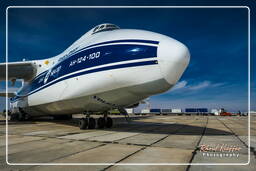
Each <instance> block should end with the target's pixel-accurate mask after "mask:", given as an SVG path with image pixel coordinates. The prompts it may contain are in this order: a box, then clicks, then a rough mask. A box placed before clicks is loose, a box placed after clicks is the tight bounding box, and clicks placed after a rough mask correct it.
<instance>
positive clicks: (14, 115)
mask: <svg viewBox="0 0 256 171" xmlns="http://www.w3.org/2000/svg"><path fill="white" fill-rule="evenodd" d="M16 120H18V114H16V113H13V114H11V115H10V121H16Z"/></svg>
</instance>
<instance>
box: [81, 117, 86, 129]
mask: <svg viewBox="0 0 256 171" xmlns="http://www.w3.org/2000/svg"><path fill="white" fill-rule="evenodd" d="M87 126H88V119H87V118H82V119H80V120H79V128H80V129H86V128H87Z"/></svg>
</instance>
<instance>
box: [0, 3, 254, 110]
mask: <svg viewBox="0 0 256 171" xmlns="http://www.w3.org/2000/svg"><path fill="white" fill-rule="evenodd" d="M27 2H29V1H27ZM38 2H42V3H43V2H46V1H38ZM74 2H77V3H78V1H74ZM124 2H125V1H124ZM197 2H198V1H197ZM77 3H76V5H77ZM39 4H40V5H41V3H39ZM213 4H214V3H213ZM23 5H24V4H23ZM34 5H35V4H34ZM48 5H49V4H48ZM95 5H99V4H95ZM100 5H102V4H100ZM108 5H111V4H108ZM129 5H130V4H129ZM137 5H141V4H137ZM142 5H145V3H143V4H142ZM160 5H163V4H160ZM164 5H166V4H164ZM168 5H173V4H168ZM175 5H176V4H175ZM182 5H184V4H182ZM188 5H189V4H188ZM200 5H202V3H201V4H200ZM206 5H211V4H206ZM214 5H216V4H214ZM240 5H241V4H240ZM245 5H246V4H245ZM247 5H248V4H247ZM1 10H2V9H1ZM251 13H252V15H251V17H252V19H253V17H255V9H254V8H253V9H251ZM1 14H2V15H3V16H4V15H5V14H4V13H3V11H2V13H1ZM8 16H9V17H8V21H9V25H8V32H9V35H8V46H9V51H8V52H9V55H8V59H9V61H20V60H22V59H24V58H25V59H26V60H35V59H44V58H49V57H53V56H56V55H58V54H59V53H61V52H62V51H64V50H65V49H66V48H67V47H68V46H69V45H71V44H72V43H73V42H74V41H76V40H77V39H78V38H79V37H80V36H82V35H83V34H85V33H86V32H87V31H88V30H89V29H91V28H93V27H94V26H96V25H98V24H101V23H113V24H116V25H118V26H119V27H120V28H129V29H143V30H149V31H153V32H157V33H161V34H164V35H167V36H170V37H172V38H174V39H177V40H179V41H180V42H182V43H184V44H185V45H186V46H187V47H188V49H189V50H190V54H191V59H190V64H189V66H188V68H187V69H186V71H185V72H184V74H183V75H182V77H181V79H180V80H179V82H178V83H177V84H176V85H175V86H174V87H173V88H172V89H171V90H169V91H168V92H165V93H163V94H160V95H155V96H152V97H150V99H149V102H150V104H151V107H152V108H182V109H185V108H192V107H200V108H209V109H215V108H225V109H227V110H228V111H230V112H237V111H238V110H240V111H247V110H248V9H247V8H222V9H220V8H207V9H203V8H186V9H185V8H179V9H177V8H170V9H167V8H166V9H157V8H155V9H145V8H144V9H141V8H140V9H134V8H131V9H113V8H108V9H107V8H104V9H99V8H97V9H96V8H94V9H92V8H91V9H89V8H83V9H72V8H70V9H49V8H44V9H38V8H37V9H24V8H23V9H12V8H11V9H9V10H8ZM4 17H5V16H4ZM254 19H255V18H254ZM4 26H5V23H4V22H3V21H1V35H5V29H4ZM251 26H252V27H251V28H252V35H251V41H252V46H251V49H252V51H251V68H252V71H251V95H252V96H251V104H252V105H251V110H256V98H255V96H256V88H255V87H256V82H255V79H254V75H255V74H254V73H255V71H254V69H253V66H254V63H255V62H254V61H255V59H254V57H255V54H256V52H255V49H256V48H255V42H254V40H255V22H254V21H253V22H252V23H251ZM1 41H2V42H4V40H1ZM253 47H254V48H253ZM0 50H1V56H3V57H5V52H4V50H5V47H4V46H1V47H0ZM4 61H5V58H1V59H0V62H4ZM18 86H20V84H19V83H18V84H17V85H16V87H18ZM12 89H15V87H12ZM0 90H4V82H1V84H0ZM3 107H4V98H1V99H0V108H3ZM144 107H146V106H145V105H140V107H139V109H141V108H144Z"/></svg>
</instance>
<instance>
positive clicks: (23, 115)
mask: <svg viewBox="0 0 256 171" xmlns="http://www.w3.org/2000/svg"><path fill="white" fill-rule="evenodd" d="M17 119H18V121H24V120H25V114H24V113H18V116H17Z"/></svg>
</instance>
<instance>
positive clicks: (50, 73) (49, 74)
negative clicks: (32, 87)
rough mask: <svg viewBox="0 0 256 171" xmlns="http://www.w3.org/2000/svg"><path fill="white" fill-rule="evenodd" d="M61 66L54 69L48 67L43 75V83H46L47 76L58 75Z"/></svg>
mask: <svg viewBox="0 0 256 171" xmlns="http://www.w3.org/2000/svg"><path fill="white" fill-rule="evenodd" d="M60 69H61V66H59V67H57V68H56V69H50V70H49V71H48V73H47V74H46V76H45V77H44V84H45V83H47V80H48V79H49V77H50V76H51V77H58V74H59V72H60Z"/></svg>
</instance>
